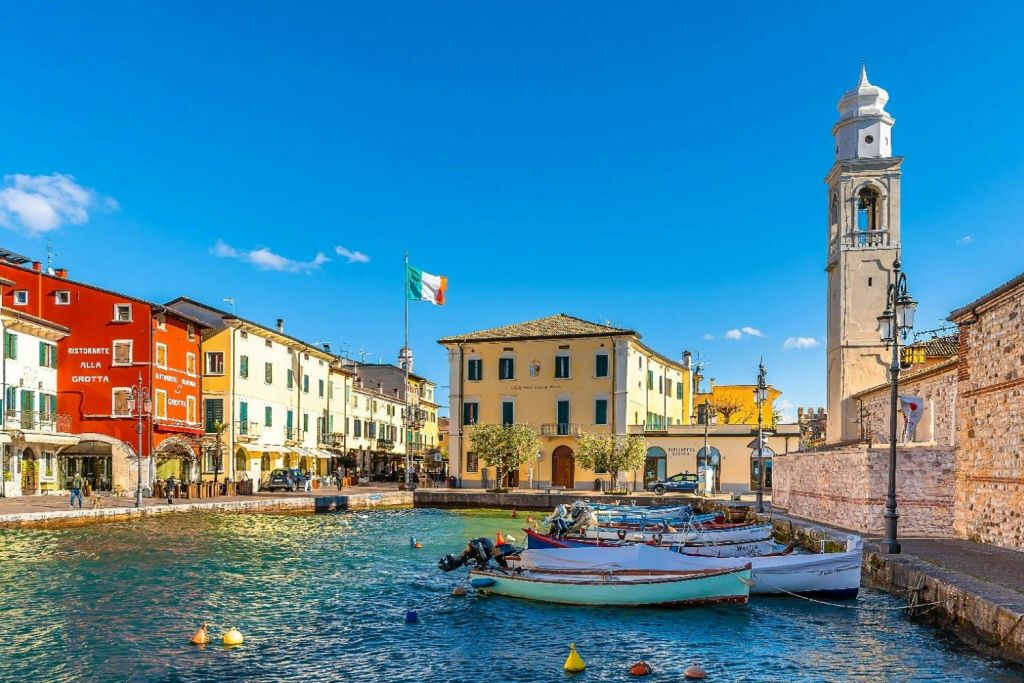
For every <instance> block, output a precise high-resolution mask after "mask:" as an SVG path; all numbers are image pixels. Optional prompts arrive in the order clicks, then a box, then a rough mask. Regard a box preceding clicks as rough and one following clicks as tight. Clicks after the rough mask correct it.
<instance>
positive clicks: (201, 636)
mask: <svg viewBox="0 0 1024 683" xmlns="http://www.w3.org/2000/svg"><path fill="white" fill-rule="evenodd" d="M188 642H190V643H192V644H193V645H206V644H207V643H209V642H210V636H209V635H208V634H207V633H206V622H205V621H204V622H203V625H202V626H200V627H199V630H198V631H196V634H195V635H194V636H192V640H190V641H188Z"/></svg>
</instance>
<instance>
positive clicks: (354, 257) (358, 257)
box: [334, 245, 370, 263]
mask: <svg viewBox="0 0 1024 683" xmlns="http://www.w3.org/2000/svg"><path fill="white" fill-rule="evenodd" d="M334 253H335V254H337V255H338V256H341V257H342V258H346V259H348V262H349V263H369V262H370V257H369V256H367V255H366V254H364V253H363V252H361V251H349V250H348V249H346V248H345V247H343V246H340V245H339V246H337V247H335V248H334Z"/></svg>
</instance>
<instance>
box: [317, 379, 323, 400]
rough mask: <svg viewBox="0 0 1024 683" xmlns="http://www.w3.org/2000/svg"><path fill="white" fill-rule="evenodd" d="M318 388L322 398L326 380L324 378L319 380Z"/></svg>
mask: <svg viewBox="0 0 1024 683" xmlns="http://www.w3.org/2000/svg"><path fill="white" fill-rule="evenodd" d="M317 388H318V389H319V396H320V398H323V396H324V381H323V380H319V382H318V386H317Z"/></svg>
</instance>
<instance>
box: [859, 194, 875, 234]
mask: <svg viewBox="0 0 1024 683" xmlns="http://www.w3.org/2000/svg"><path fill="white" fill-rule="evenodd" d="M878 210H879V202H878V193H877V192H875V190H873V189H872V188H870V187H865V188H864V189H862V190H861V191H860V192H859V193H857V229H858V230H861V231H864V230H878V229H879V220H878Z"/></svg>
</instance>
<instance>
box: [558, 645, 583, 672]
mask: <svg viewBox="0 0 1024 683" xmlns="http://www.w3.org/2000/svg"><path fill="white" fill-rule="evenodd" d="M562 668H563V669H565V670H566V671H568V672H569V673H579V672H580V671H583V670H584V669H586V668H587V665H586V664H584V663H583V658H582V657H580V654H579V653H578V652H576V643H569V656H568V657H566V658H565V666H563V667H562Z"/></svg>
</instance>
